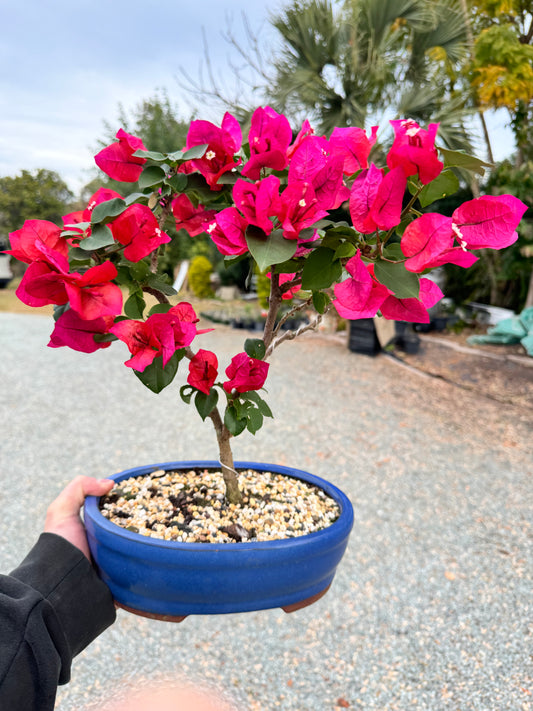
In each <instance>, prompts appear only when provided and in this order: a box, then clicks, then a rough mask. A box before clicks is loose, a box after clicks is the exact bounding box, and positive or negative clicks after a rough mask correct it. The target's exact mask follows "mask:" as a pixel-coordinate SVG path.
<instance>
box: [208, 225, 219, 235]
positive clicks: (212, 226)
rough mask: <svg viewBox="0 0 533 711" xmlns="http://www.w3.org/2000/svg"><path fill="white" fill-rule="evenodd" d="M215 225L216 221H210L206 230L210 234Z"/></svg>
mask: <svg viewBox="0 0 533 711" xmlns="http://www.w3.org/2000/svg"><path fill="white" fill-rule="evenodd" d="M216 226H217V223H216V222H211V224H209V225H207V229H206V232H209V234H211V232H213V230H214V229H215V227H216Z"/></svg>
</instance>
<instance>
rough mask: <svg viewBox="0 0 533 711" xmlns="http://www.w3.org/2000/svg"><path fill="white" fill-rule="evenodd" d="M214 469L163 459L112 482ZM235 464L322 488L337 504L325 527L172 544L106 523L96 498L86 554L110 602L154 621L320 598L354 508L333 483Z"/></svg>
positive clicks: (89, 511) (209, 464)
mask: <svg viewBox="0 0 533 711" xmlns="http://www.w3.org/2000/svg"><path fill="white" fill-rule="evenodd" d="M197 467H201V468H204V469H206V468H207V469H210V468H211V469H216V468H219V467H220V465H219V464H218V462H215V461H188V462H166V463H164V464H152V465H149V466H144V467H138V468H135V469H128V470H127V471H123V472H120V473H119V474H115V475H113V476H111V477H109V478H111V479H114V480H115V481H116V482H119V481H122V480H123V479H127V478H128V477H131V476H142V475H144V474H149V473H150V472H153V471H156V470H158V469H165V470H180V469H187V470H189V469H194V468H197ZM235 467H236V468H237V469H256V470H258V471H271V472H274V473H279V474H284V475H286V476H290V477H293V478H296V479H301V480H303V481H306V482H308V483H310V484H314V485H315V486H318V487H319V488H321V489H323V490H324V491H325V492H326V493H327V494H329V496H331V497H332V498H333V499H334V500H335V501H336V502H337V504H338V505H339V508H340V516H339V518H338V519H337V520H336V521H335V522H334V523H333V524H332V525H331V526H328V527H327V528H325V529H323V530H321V531H317V532H315V533H310V534H308V535H305V536H300V537H297V538H289V539H283V540H275V541H260V542H246V543H223V544H217V543H179V542H177V541H165V540H161V539H158V538H150V537H146V536H141V535H140V534H138V533H133V532H131V531H127V530H125V529H123V528H121V527H120V526H117V525H115V524H113V523H110V522H109V521H108V520H107V519H106V518H105V517H104V516H102V514H101V513H100V510H99V507H98V503H99V499H98V498H96V497H94V496H90V497H88V498H87V500H86V502H85V526H86V529H87V538H88V540H89V546H90V549H91V553H92V556H93V558H94V561H95V563H96V566H97V568H98V570H99V572H100V575H101V577H102V579H103V580H104V581H105V582H106V583H107V585H108V586H109V588H110V589H111V592H112V594H113V597H114V598H115V601H116V602H117V603H118V604H119V605H120V606H121V607H124V608H126V609H128V610H130V611H131V612H135V613H137V614H141V615H145V616H147V617H155V618H158V619H167V620H168V619H174V620H178V621H179V619H183V618H184V617H186V616H187V615H211V614H220V613H228V612H248V611H250V610H263V609H268V608H273V607H282V608H283V609H284V610H286V611H287V612H292V611H293V610H295V609H299V608H300V607H304V606H305V605H308V604H310V603H311V602H314V601H315V600H317V599H318V598H319V597H321V596H322V595H323V594H324V593H325V592H326V591H327V589H328V587H329V586H330V585H331V581H332V580H333V576H334V575H335V570H336V568H337V565H338V563H339V561H340V560H341V558H342V556H343V554H344V551H345V549H346V545H347V543H348V536H349V534H350V531H351V529H352V525H353V509H352V505H351V503H350V501H349V500H348V498H347V497H346V496H345V495H344V494H343V493H342V491H340V489H337V487H335V486H333V485H332V484H330V483H328V482H327V481H325V480H323V479H320V478H319V477H316V476H313V475H312V474H308V473H307V472H304V471H300V470H299V469H292V468H291V467H282V466H278V465H274V464H258V463H256V462H235Z"/></svg>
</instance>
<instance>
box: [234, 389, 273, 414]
mask: <svg viewBox="0 0 533 711" xmlns="http://www.w3.org/2000/svg"><path fill="white" fill-rule="evenodd" d="M241 397H242V398H243V399H246V400H251V401H252V402H253V403H255V404H256V405H257V407H258V409H259V412H261V413H262V414H263V415H264V416H265V417H274V415H273V414H272V410H271V409H270V407H269V406H268V405H267V403H266V402H265V401H264V400H263V398H262V397H261V396H260V395H259V393H258V392H257V390H250V391H248V392H247V393H243V394H242V395H241Z"/></svg>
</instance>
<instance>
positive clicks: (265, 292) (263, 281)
mask: <svg viewBox="0 0 533 711" xmlns="http://www.w3.org/2000/svg"><path fill="white" fill-rule="evenodd" d="M255 273H256V275H257V286H256V290H257V299H258V301H259V305H260V306H261V307H262V308H264V309H268V297H269V296H270V284H271V282H270V279H269V278H268V277H267V275H266V272H260V271H259V269H258V268H257V267H256V269H255Z"/></svg>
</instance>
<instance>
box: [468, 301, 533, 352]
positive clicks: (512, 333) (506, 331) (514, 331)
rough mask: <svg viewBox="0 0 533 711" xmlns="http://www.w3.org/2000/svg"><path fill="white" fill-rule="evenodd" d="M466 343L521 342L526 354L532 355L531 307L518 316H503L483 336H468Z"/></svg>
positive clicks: (532, 317) (532, 312) (504, 343)
mask: <svg viewBox="0 0 533 711" xmlns="http://www.w3.org/2000/svg"><path fill="white" fill-rule="evenodd" d="M467 340H468V343H470V344H472V345H476V344H483V343H500V344H503V345H506V344H510V343H521V344H522V345H523V346H524V348H525V349H526V352H527V354H528V355H530V356H532V357H533V308H529V309H524V310H523V311H522V313H521V314H520V315H518V316H512V317H511V318H504V319H503V320H502V321H500V322H499V323H497V324H496V326H493V327H492V328H489V329H488V331H487V333H486V335H484V336H470V337H469V338H468V339H467Z"/></svg>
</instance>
